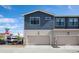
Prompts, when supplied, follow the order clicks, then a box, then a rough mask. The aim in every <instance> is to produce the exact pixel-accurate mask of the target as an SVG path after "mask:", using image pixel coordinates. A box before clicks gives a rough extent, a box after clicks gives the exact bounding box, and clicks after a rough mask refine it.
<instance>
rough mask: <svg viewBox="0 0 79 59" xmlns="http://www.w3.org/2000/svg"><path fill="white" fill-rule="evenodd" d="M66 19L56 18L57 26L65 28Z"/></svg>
mask: <svg viewBox="0 0 79 59" xmlns="http://www.w3.org/2000/svg"><path fill="white" fill-rule="evenodd" d="M64 25H65V18H56V26H64Z"/></svg>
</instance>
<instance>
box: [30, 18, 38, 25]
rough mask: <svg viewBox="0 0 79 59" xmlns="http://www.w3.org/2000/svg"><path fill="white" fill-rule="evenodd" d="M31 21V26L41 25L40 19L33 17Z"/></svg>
mask: <svg viewBox="0 0 79 59" xmlns="http://www.w3.org/2000/svg"><path fill="white" fill-rule="evenodd" d="M30 20H31V21H30V22H31V24H39V20H40V18H39V17H31V18H30Z"/></svg>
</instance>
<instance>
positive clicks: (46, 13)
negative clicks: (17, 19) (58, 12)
mask: <svg viewBox="0 0 79 59" xmlns="http://www.w3.org/2000/svg"><path fill="white" fill-rule="evenodd" d="M38 11H39V12H43V13H46V14H49V15H52V16H55V14H50V13H49V12H47V11H44V10H34V11H32V12H28V13H25V14H23V16H24V15H28V14H31V13H35V12H38Z"/></svg>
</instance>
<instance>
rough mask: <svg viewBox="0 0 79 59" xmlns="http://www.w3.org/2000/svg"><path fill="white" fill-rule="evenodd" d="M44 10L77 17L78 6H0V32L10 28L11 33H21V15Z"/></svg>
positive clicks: (22, 26)
mask: <svg viewBox="0 0 79 59" xmlns="http://www.w3.org/2000/svg"><path fill="white" fill-rule="evenodd" d="M34 10H44V11H47V12H49V13H51V14H56V15H79V6H78V5H0V32H1V33H2V32H4V28H6V27H8V28H10V31H11V32H12V33H18V32H19V33H21V34H22V33H23V29H24V22H23V14H25V13H28V12H31V11H34Z"/></svg>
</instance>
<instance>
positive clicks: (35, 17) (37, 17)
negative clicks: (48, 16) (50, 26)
mask: <svg viewBox="0 0 79 59" xmlns="http://www.w3.org/2000/svg"><path fill="white" fill-rule="evenodd" d="M32 18H39V24H31V20H32ZM30 25H40V17H30Z"/></svg>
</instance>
